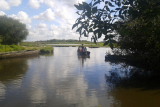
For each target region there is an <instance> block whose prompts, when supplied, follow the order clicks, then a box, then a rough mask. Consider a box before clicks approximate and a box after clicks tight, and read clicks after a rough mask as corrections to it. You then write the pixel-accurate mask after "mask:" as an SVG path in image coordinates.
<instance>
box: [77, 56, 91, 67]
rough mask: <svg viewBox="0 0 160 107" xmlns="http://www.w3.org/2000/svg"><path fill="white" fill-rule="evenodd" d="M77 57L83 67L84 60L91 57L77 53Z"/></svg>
mask: <svg viewBox="0 0 160 107" xmlns="http://www.w3.org/2000/svg"><path fill="white" fill-rule="evenodd" d="M77 57H78V60H79V62H80V64H81V66H82V67H83V66H84V62H85V61H86V60H87V59H89V58H90V56H82V55H77Z"/></svg>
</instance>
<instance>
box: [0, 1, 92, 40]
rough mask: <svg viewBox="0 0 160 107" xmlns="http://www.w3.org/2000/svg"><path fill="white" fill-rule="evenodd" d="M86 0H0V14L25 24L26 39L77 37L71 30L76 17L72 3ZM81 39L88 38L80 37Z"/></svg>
mask: <svg viewBox="0 0 160 107" xmlns="http://www.w3.org/2000/svg"><path fill="white" fill-rule="evenodd" d="M82 1H85V2H87V0H0V15H6V16H8V17H12V18H14V19H18V20H20V22H22V23H25V24H26V25H27V29H28V30H29V35H28V36H27V39H26V41H37V40H49V39H79V34H78V33H76V32H75V30H72V25H73V24H74V22H75V20H76V19H77V18H78V16H77V14H76V13H75V12H76V11H77V10H76V8H75V7H74V4H78V3H81V2H82ZM82 39H85V40H90V39H89V38H85V37H82Z"/></svg>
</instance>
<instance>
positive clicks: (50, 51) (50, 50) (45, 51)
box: [40, 46, 53, 53]
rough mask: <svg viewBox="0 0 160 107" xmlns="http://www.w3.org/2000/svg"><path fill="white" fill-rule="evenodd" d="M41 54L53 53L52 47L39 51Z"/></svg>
mask: <svg viewBox="0 0 160 107" xmlns="http://www.w3.org/2000/svg"><path fill="white" fill-rule="evenodd" d="M40 52H41V53H53V47H48V46H47V47H44V48H42V49H41V50H40Z"/></svg>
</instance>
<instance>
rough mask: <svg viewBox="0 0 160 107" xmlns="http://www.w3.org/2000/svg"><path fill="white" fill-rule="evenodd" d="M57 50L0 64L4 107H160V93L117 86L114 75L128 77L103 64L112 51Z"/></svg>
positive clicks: (116, 66) (0, 94)
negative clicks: (82, 54)
mask: <svg viewBox="0 0 160 107" xmlns="http://www.w3.org/2000/svg"><path fill="white" fill-rule="evenodd" d="M76 50H77V47H54V53H53V54H45V55H38V56H34V57H23V58H11V59H6V60H5V59H3V60H0V107H97V106H99V107H160V89H159V88H156V89H152V88H145V89H144V88H143V87H134V86H129V87H123V86H115V84H114V83H111V82H108V81H107V79H106V75H108V76H109V75H110V72H111V71H113V70H114V72H117V73H119V74H120V75H121V76H124V73H123V72H122V70H123V68H122V69H120V68H121V63H115V64H113V63H111V62H108V61H105V57H104V56H105V52H106V51H110V49H109V48H88V50H89V51H90V52H91V54H90V57H78V56H77V52H76Z"/></svg>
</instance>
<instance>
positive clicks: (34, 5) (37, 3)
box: [28, 0, 41, 9]
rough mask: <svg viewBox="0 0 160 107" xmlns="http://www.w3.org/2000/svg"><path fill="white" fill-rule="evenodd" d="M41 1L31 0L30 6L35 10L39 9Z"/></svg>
mask: <svg viewBox="0 0 160 107" xmlns="http://www.w3.org/2000/svg"><path fill="white" fill-rule="evenodd" d="M40 3H41V1H40V0H29V2H28V5H29V6H30V7H32V8H34V9H38V8H39V7H40Z"/></svg>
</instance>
